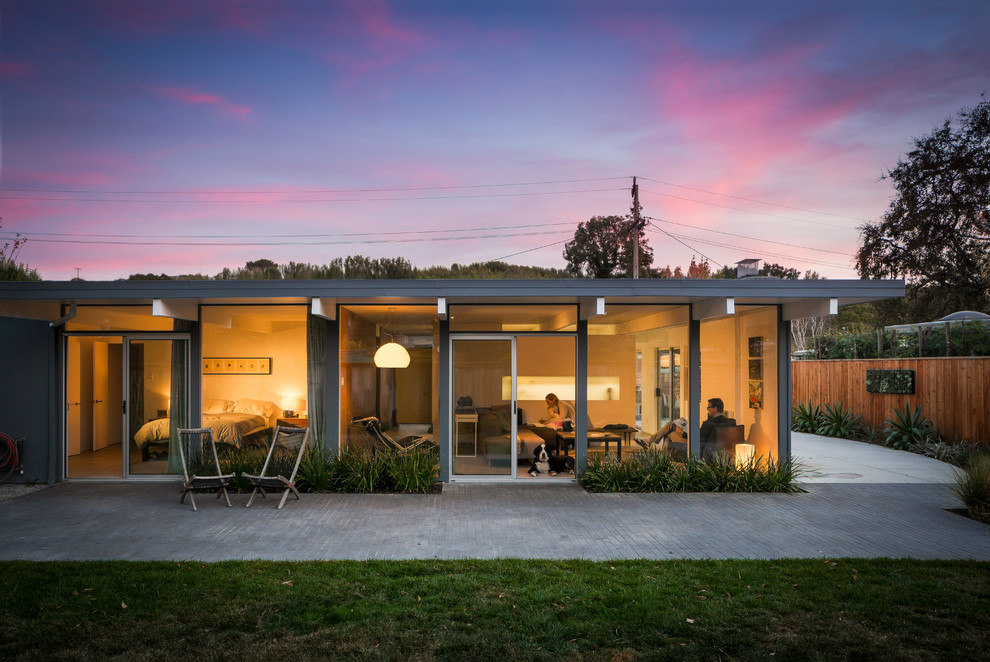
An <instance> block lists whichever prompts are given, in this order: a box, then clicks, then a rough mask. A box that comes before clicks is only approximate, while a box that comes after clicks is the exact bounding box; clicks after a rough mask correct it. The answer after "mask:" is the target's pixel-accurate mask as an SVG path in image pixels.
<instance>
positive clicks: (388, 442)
mask: <svg viewBox="0 0 990 662" xmlns="http://www.w3.org/2000/svg"><path fill="white" fill-rule="evenodd" d="M351 425H354V426H356V427H359V428H361V430H362V431H363V432H364V433H365V436H366V437H367V438H368V440H369V441H370V442H371V448H372V450H376V451H389V450H392V451H398V452H400V453H408V452H409V451H411V450H412V449H414V448H419V447H420V446H423V447H425V448H429V447H430V446H435V445H436V444H434V443H433V440H432V439H430V438H429V437H423V436H419V435H409V436H408V437H403V438H402V439H399V440H396V439H393V438H392V437H390V436H388V435H387V434H385V431H384V430H382V423H381V421H379V420H378V419H377V418H375V417H374V416H366V417H364V418H356V417H355V418H353V419H351Z"/></svg>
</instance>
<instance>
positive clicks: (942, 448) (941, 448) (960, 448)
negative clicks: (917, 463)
mask: <svg viewBox="0 0 990 662" xmlns="http://www.w3.org/2000/svg"><path fill="white" fill-rule="evenodd" d="M908 450H910V451H911V452H912V453H917V454H919V455H924V456H925V457H930V458H934V459H936V460H939V461H940V462H948V463H949V464H954V465H956V466H957V467H965V466H966V465H967V463H968V461H969V458H970V457H972V456H973V455H975V454H977V453H978V452H979V446H978V445H977V444H974V443H973V442H970V441H952V442H949V441H946V440H944V439H942V438H941V437H938V436H931V437H929V438H928V439H923V440H922V441H919V442H918V443H916V444H912V445H911V448H909V449H908Z"/></svg>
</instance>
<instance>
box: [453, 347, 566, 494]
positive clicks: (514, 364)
mask: <svg viewBox="0 0 990 662" xmlns="http://www.w3.org/2000/svg"><path fill="white" fill-rule="evenodd" d="M520 338H570V339H572V340H573V341H574V348H575V350H574V351H575V354H574V357H573V360H574V370H575V388H576V380H577V372H576V368H577V358H578V357H577V333H539V332H532V333H526V332H521V333H520V332H517V333H498V332H489V333H465V332H462V333H451V334H450V338H449V344H448V348H447V351H448V352H449V356H450V371H449V374H448V375H447V380H448V382H447V383H448V384H449V385H450V400H451V402H450V403H449V405H448V406H449V415H450V418H449V421H448V422H449V428H448V429H449V430H450V437H449V439H447V440H446V442H445V443H446V444H447V446H448V448H449V449H450V452H449V453H448V463H449V464H448V470H449V476H450V480H451V481H452V482H456V481H458V480H460V481H472V482H489V481H491V482H506V481H508V482H512V481H516V480H520V478H519V475H518V474H519V471H518V470H517V467H518V463H519V444H518V443H517V440H518V438H519V437H518V435H519V399H518V386H519V384H518V379H519V354H518V341H519V339H520ZM472 340H481V341H484V340H488V341H509V342H510V366H509V375H510V378H511V379H510V383H511V389H510V391H511V399H510V405H509V411H510V416H509V418H510V431H509V440H510V443H509V456H510V460H509V471H508V473H507V474H506V475H501V474H499V475H490V474H489V475H485V474H463V473H462V474H457V473H455V469H456V460H457V447H456V446H457V432H458V429H457V428H458V425H457V419H456V416H457V413H456V410H457V398H458V397H459V396H458V394H457V393H456V391H455V387H456V384H455V381H454V372H455V369H456V363H457V354H456V352H455V349H454V347H455V345H456V343H457V341H472ZM574 415H575V420H576V418H577V416H579V415H580V414H578V413H577V412H576V411H575V412H574ZM476 425H477V424H476ZM476 429H477V428H476ZM476 443H477V442H476ZM575 462H577V447H576V446H575Z"/></svg>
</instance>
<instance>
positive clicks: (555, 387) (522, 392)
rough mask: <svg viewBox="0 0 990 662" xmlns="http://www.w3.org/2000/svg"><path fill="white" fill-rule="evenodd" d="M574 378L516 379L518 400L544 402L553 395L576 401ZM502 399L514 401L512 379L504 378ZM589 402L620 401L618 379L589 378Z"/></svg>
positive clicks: (522, 377) (535, 377)
mask: <svg viewBox="0 0 990 662" xmlns="http://www.w3.org/2000/svg"><path fill="white" fill-rule="evenodd" d="M574 391H575V389H574V378H573V377H537V376H529V375H526V376H520V377H516V399H517V400H543V399H544V398H545V397H546V396H547V393H553V394H554V395H556V396H557V397H558V398H560V399H561V400H571V401H573V400H574V399H575V397H576V396H575V392H574ZM502 399H503V400H511V399H512V378H511V377H508V376H506V377H502ZM588 399H589V400H618V399H619V378H618V377H588Z"/></svg>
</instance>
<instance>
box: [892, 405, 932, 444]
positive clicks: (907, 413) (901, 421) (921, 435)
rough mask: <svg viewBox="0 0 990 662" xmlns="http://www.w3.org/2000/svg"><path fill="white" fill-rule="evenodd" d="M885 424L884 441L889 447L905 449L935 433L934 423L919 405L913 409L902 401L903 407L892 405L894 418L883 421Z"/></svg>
mask: <svg viewBox="0 0 990 662" xmlns="http://www.w3.org/2000/svg"><path fill="white" fill-rule="evenodd" d="M884 423H886V425H887V430H886V435H887V436H886V440H885V443H886V444H887V445H888V446H890V447H891V448H896V449H897V450H900V451H906V450H909V449H910V448H911V446H912V445H914V444H918V443H921V442H922V441H925V440H927V439H930V438H932V437H934V436H935V435H936V434H937V431H936V430H935V425H934V424H933V423H932V422H931V420H930V419H929V418H927V417H926V416H925V415H924V414H923V413H922V408H921V405H918V406H917V407H915V408H914V409H912V408H911V405H910V403H908V402H905V403H904V409H903V410H900V409H898V408H897V407H894V418H888V419H887V420H885V421H884Z"/></svg>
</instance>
